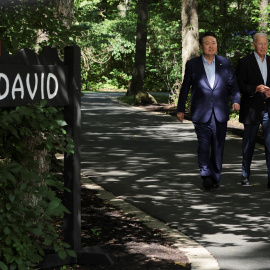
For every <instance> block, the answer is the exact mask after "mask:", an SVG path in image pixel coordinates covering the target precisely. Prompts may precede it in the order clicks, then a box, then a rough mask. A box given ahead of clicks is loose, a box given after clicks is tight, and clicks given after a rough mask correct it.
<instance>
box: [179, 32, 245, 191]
mask: <svg viewBox="0 0 270 270" xmlns="http://www.w3.org/2000/svg"><path fill="white" fill-rule="evenodd" d="M200 48H201V49H202V51H203V53H202V55H201V56H199V57H195V58H193V59H191V60H189V61H187V63H186V70H185V76H184V80H183V84H182V87H181V91H180V94H179V100H178V106H177V118H178V120H179V121H180V122H182V121H183V120H184V114H185V104H186V100H187V97H188V93H189V90H190V87H191V88H192V93H191V116H192V122H193V124H194V127H195V132H196V134H197V138H198V165H199V168H200V175H201V178H202V180H203V187H204V188H205V189H212V188H216V187H218V186H219V182H220V175H221V169H222V161H223V150H224V144H225V137H226V131H227V121H228V120H229V100H228V97H230V99H231V101H232V104H233V105H232V109H233V110H235V111H238V110H239V109H240V105H239V103H240V93H239V89H238V86H237V83H236V79H235V74H234V71H233V68H232V66H231V63H230V61H229V60H228V59H227V58H225V57H222V56H218V55H217V54H216V53H217V38H216V36H215V34H214V33H211V32H207V33H205V34H204V35H203V36H202V37H201V38H200Z"/></svg>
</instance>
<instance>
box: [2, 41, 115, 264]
mask: <svg viewBox="0 0 270 270" xmlns="http://www.w3.org/2000/svg"><path fill="white" fill-rule="evenodd" d="M0 55H1V57H0V107H15V106H22V105H27V104H29V103H39V102H40V101H41V100H42V99H46V100H47V103H48V106H63V107H64V115H65V121H66V122H67V134H68V135H69V136H71V138H72V139H73V142H74V154H70V153H69V154H65V156H64V185H65V187H67V188H68V189H69V190H70V192H65V193H64V201H63V202H64V205H65V206H66V208H67V209H68V210H69V212H70V214H67V215H65V218H64V240H65V242H67V243H68V244H70V246H71V249H73V250H74V251H75V252H76V254H77V257H76V258H73V257H70V256H68V257H67V258H66V260H64V261H63V260H61V259H60V258H59V257H58V255H57V254H48V255H46V256H45V257H44V260H43V261H42V262H41V264H40V268H41V269H46V268H51V267H57V266H62V265H67V264H80V265H85V266H91V265H111V264H113V262H112V260H111V258H110V257H109V256H108V255H107V254H105V253H103V252H102V250H101V249H100V247H86V248H82V246H81V181H80V180H81V164H80V131H81V85H80V81H81V68H80V65H81V63H80V48H79V47H78V46H72V47H66V48H65V51H64V63H63V62H62V61H61V60H60V59H59V57H58V54H57V51H56V49H52V48H50V47H45V48H44V49H43V52H42V53H41V54H40V55H37V54H36V53H35V52H34V51H32V50H29V49H23V50H21V51H20V52H19V53H18V54H16V55H14V56H12V55H10V54H8V53H7V52H6V51H5V50H4V49H3V48H0ZM3 82H4V83H3Z"/></svg>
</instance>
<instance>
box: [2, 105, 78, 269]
mask: <svg viewBox="0 0 270 270" xmlns="http://www.w3.org/2000/svg"><path fill="white" fill-rule="evenodd" d="M44 105H45V104H41V106H36V105H32V106H28V107H24V106H23V107H17V108H15V109H1V110H0V126H1V130H0V189H1V194H0V231H1V234H0V269H2V270H5V269H29V268H31V267H33V266H35V265H36V264H37V263H38V262H39V261H41V260H42V258H43V256H44V251H45V250H46V249H53V250H54V251H55V252H57V253H58V255H59V257H60V258H64V257H65V256H66V254H67V253H69V255H74V252H73V251H71V250H68V249H67V248H68V245H67V244H65V243H63V242H62V240H61V239H60V238H61V237H60V236H59V232H58V231H57V230H56V228H55V226H53V224H52V221H54V220H55V218H56V217H63V215H64V213H67V209H66V208H65V207H64V206H63V204H62V202H61V199H60V198H59V197H58V194H59V193H60V192H62V191H63V190H64V186H63V181H62V169H63V166H62V165H61V163H60V161H58V160H57V159H56V158H55V155H56V154H63V152H64V151H66V152H69V153H70V152H72V151H73V143H72V140H71V138H69V137H68V136H67V134H66V131H65V129H64V126H65V125H66V124H65V122H64V121H63V110H62V109H57V108H50V107H49V108H46V107H44ZM34 138H38V140H37V141H35V140H34ZM31 140H32V141H35V143H34V147H33V149H31V150H30V149H29V141H31ZM40 151H41V152H42V151H45V152H46V153H47V154H46V162H48V164H49V165H50V170H49V171H48V170H45V171H44V170H43V171H42V170H41V169H40V160H38V159H37V158H36V157H37V156H38V153H39V152H40ZM42 155H43V154H42Z"/></svg>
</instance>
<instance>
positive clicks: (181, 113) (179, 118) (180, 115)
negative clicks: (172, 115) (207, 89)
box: [176, 112, 185, 123]
mask: <svg viewBox="0 0 270 270" xmlns="http://www.w3.org/2000/svg"><path fill="white" fill-rule="evenodd" d="M176 117H177V119H178V120H179V121H180V122H181V123H182V122H183V120H184V118H185V114H184V113H183V112H178V113H177V114H176Z"/></svg>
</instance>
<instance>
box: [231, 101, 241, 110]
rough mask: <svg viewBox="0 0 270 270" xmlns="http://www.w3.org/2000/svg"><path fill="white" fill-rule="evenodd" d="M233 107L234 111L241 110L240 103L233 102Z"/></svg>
mask: <svg viewBox="0 0 270 270" xmlns="http://www.w3.org/2000/svg"><path fill="white" fill-rule="evenodd" d="M232 109H233V111H239V110H240V105H239V104H238V103H233V105H232Z"/></svg>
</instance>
